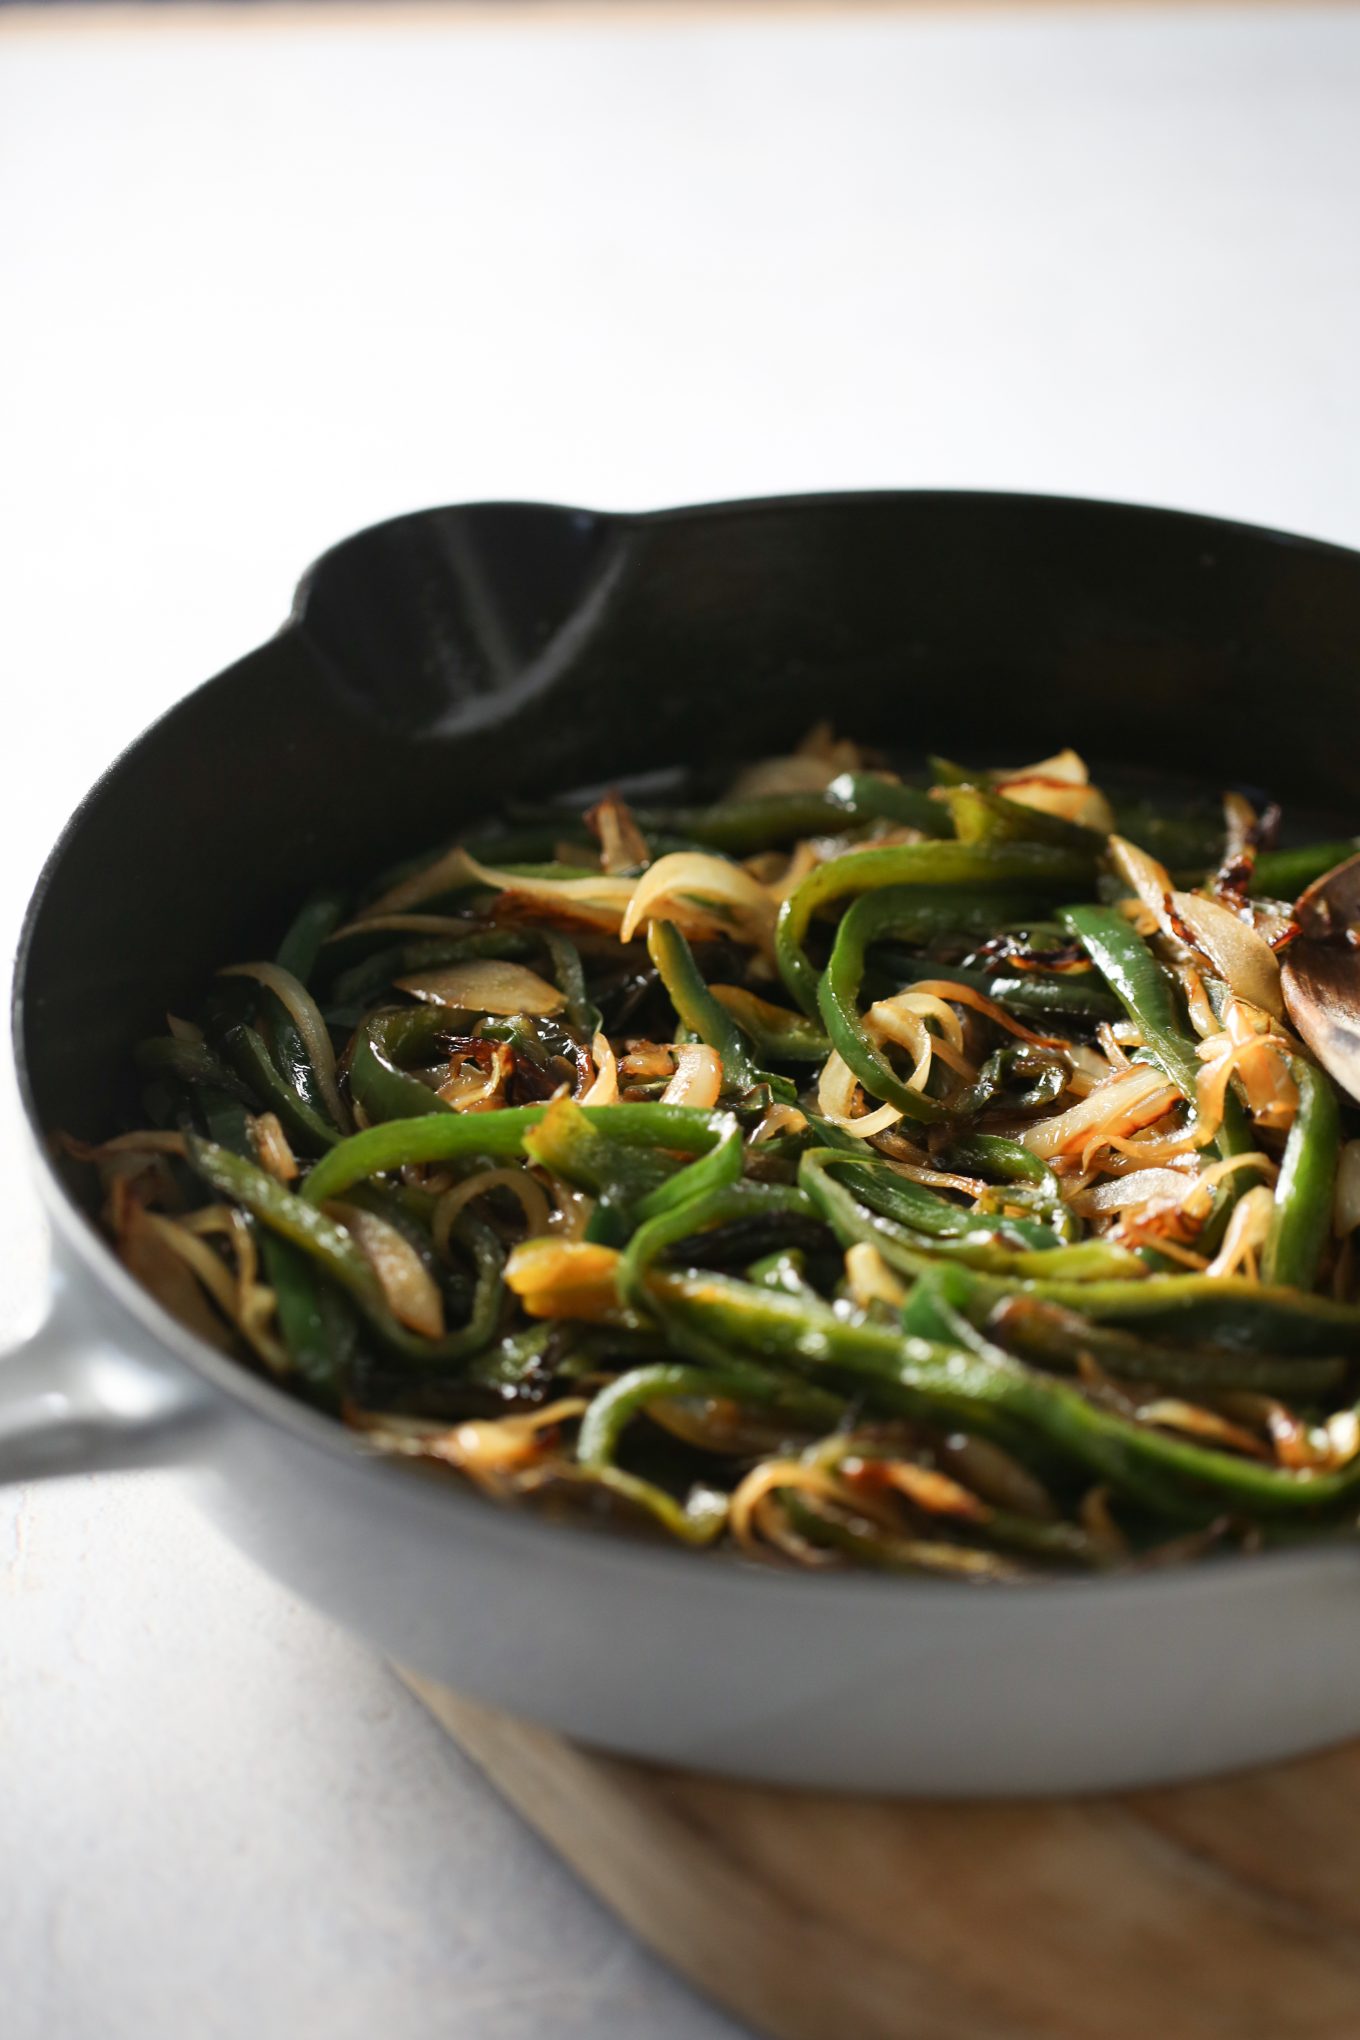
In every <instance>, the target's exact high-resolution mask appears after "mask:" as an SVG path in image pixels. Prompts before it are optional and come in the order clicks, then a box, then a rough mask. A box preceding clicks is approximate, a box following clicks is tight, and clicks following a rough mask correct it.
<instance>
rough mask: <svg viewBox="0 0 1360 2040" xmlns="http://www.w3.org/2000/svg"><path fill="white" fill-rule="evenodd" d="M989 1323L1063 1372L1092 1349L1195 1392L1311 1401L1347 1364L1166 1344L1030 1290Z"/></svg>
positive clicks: (1131, 1375) (1111, 1370)
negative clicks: (1252, 1393) (1048, 1300)
mask: <svg viewBox="0 0 1360 2040" xmlns="http://www.w3.org/2000/svg"><path fill="white" fill-rule="evenodd" d="M919 1286H920V1285H918V1287H919ZM915 1293H916V1292H915V1291H913V1295H915ZM986 1330H987V1331H989V1332H991V1333H992V1334H993V1336H994V1337H995V1338H997V1339H998V1340H999V1341H1000V1343H1001V1344H1002V1345H1003V1346H1005V1347H1006V1348H1007V1349H1008V1350H1010V1351H1012V1352H1015V1353H1017V1354H1018V1355H1019V1356H1020V1358H1021V1359H1022V1360H1031V1361H1034V1362H1036V1363H1037V1364H1038V1365H1040V1366H1044V1367H1051V1368H1057V1369H1058V1370H1059V1371H1061V1372H1062V1373H1064V1374H1074V1373H1075V1372H1076V1370H1077V1363H1078V1361H1079V1360H1080V1358H1081V1356H1082V1355H1083V1354H1088V1355H1089V1356H1090V1358H1091V1359H1092V1360H1094V1361H1095V1362H1096V1363H1097V1365H1098V1366H1100V1367H1101V1368H1103V1369H1104V1370H1105V1372H1106V1373H1107V1374H1113V1375H1116V1376H1118V1378H1119V1379H1120V1380H1121V1381H1153V1382H1157V1383H1159V1384H1162V1385H1164V1386H1165V1387H1167V1388H1176V1389H1189V1390H1191V1391H1192V1392H1195V1391H1206V1390H1207V1391H1209V1392H1210V1393H1213V1392H1217V1391H1218V1390H1221V1389H1248V1390H1253V1391H1255V1392H1256V1393H1258V1394H1261V1395H1285V1396H1292V1397H1294V1398H1295V1399H1296V1400H1300V1399H1301V1400H1304V1401H1307V1400H1309V1399H1310V1398H1312V1397H1314V1396H1324V1395H1328V1394H1332V1393H1334V1392H1335V1391H1336V1390H1337V1389H1338V1388H1340V1387H1341V1386H1342V1385H1343V1384H1344V1382H1345V1380H1346V1378H1347V1375H1348V1374H1349V1372H1350V1367H1349V1363H1348V1362H1347V1361H1345V1360H1341V1359H1330V1360H1329V1359H1325V1358H1321V1359H1308V1358H1307V1357H1306V1356H1303V1355H1300V1354H1297V1353H1295V1354H1279V1353H1234V1352H1231V1351H1229V1350H1227V1349H1226V1348H1222V1347H1214V1346H1169V1345H1161V1344H1158V1343H1156V1342H1154V1341H1151V1340H1148V1339H1140V1338H1137V1337H1135V1335H1134V1334H1133V1333H1132V1332H1121V1331H1119V1330H1117V1329H1116V1328H1115V1327H1114V1326H1112V1325H1104V1324H1094V1323H1092V1321H1091V1320H1090V1319H1089V1318H1087V1317H1083V1316H1082V1314H1081V1313H1080V1311H1070V1310H1060V1309H1059V1308H1058V1307H1057V1305H1056V1304H1051V1303H1039V1302H1038V1301H1037V1300H1036V1299H1035V1298H1034V1297H1032V1296H1008V1297H1005V1298H1004V1299H1003V1300H1002V1301H1001V1302H1000V1303H998V1304H997V1305H996V1307H995V1309H994V1310H993V1311H992V1312H991V1314H990V1316H989V1317H988V1319H987V1322H986Z"/></svg>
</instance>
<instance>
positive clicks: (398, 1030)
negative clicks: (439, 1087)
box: [349, 1006, 455, 1121]
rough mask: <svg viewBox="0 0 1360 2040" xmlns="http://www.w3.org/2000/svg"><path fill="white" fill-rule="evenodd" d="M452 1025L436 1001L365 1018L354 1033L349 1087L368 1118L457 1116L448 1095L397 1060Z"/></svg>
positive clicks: (380, 1119)
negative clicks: (401, 1065)
mask: <svg viewBox="0 0 1360 2040" xmlns="http://www.w3.org/2000/svg"><path fill="white" fill-rule="evenodd" d="M448 1027H449V1016H448V1014H447V1013H446V1012H444V1011H442V1010H441V1009H440V1008H439V1007H437V1006H426V1007H418V1008H412V1009H411V1010H409V1011H402V1012H397V1013H379V1014H377V1015H376V1016H375V1017H374V1018H373V1019H372V1020H368V1021H365V1023H364V1025H363V1026H362V1027H360V1029H359V1030H358V1032H357V1034H356V1035H355V1037H354V1053H353V1055H352V1056H351V1058H350V1066H349V1087H350V1091H351V1094H352V1095H353V1097H354V1099H355V1101H356V1102H357V1103H358V1104H360V1105H362V1106H363V1108H364V1111H365V1113H366V1114H367V1116H368V1118H369V1119H370V1120H373V1121H386V1120H393V1119H424V1118H426V1117H428V1116H429V1114H430V1113H436V1114H440V1113H442V1114H447V1115H448V1116H450V1117H453V1116H455V1115H454V1112H453V1107H452V1105H450V1104H449V1103H448V1102H447V1100H446V1099H443V1098H441V1097H440V1096H439V1095H438V1093H437V1092H435V1091H432V1090H431V1089H430V1087H429V1085H428V1084H422V1083H421V1081H420V1079H419V1077H412V1076H408V1074H407V1073H406V1071H405V1070H403V1069H402V1068H401V1067H400V1066H399V1058H400V1057H401V1056H402V1055H403V1054H410V1053H412V1052H416V1053H418V1052H419V1051H420V1049H422V1048H424V1047H427V1046H428V1045H429V1043H430V1042H431V1041H433V1040H434V1038H435V1036H436V1035H438V1034H441V1033H447V1032H448Z"/></svg>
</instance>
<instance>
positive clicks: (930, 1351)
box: [653, 1273, 1360, 1522]
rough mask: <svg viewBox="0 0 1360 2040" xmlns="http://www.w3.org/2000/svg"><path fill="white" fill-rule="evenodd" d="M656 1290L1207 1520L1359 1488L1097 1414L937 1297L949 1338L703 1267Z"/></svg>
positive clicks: (1347, 1477) (936, 1416) (873, 1392)
mask: <svg viewBox="0 0 1360 2040" xmlns="http://www.w3.org/2000/svg"><path fill="white" fill-rule="evenodd" d="M653 1284H654V1287H655V1288H656V1289H657V1290H658V1291H659V1292H660V1293H661V1294H662V1295H663V1296H664V1298H665V1299H666V1303H667V1306H668V1309H669V1311H670V1313H671V1315H672V1317H673V1318H675V1319H677V1320H678V1319H680V1318H682V1317H683V1318H687V1319H688V1320H689V1322H690V1323H692V1324H693V1325H694V1327H695V1328H696V1329H697V1330H699V1331H700V1332H701V1334H703V1335H704V1336H706V1337H708V1338H713V1339H718V1340H721V1341H722V1342H723V1343H724V1344H725V1345H727V1346H728V1347H729V1348H730V1347H732V1346H735V1347H737V1348H738V1349H739V1350H740V1349H742V1348H746V1349H750V1350H754V1351H756V1352H758V1353H760V1354H761V1355H762V1357H764V1358H766V1359H770V1358H773V1357H774V1356H775V1355H779V1356H780V1357H783V1358H787V1359H788V1360H789V1361H790V1362H792V1364H794V1365H795V1366H801V1367H803V1368H811V1369H812V1370H813V1371H814V1373H815V1374H816V1375H822V1374H823V1373H824V1372H830V1373H832V1374H833V1375H839V1376H849V1377H850V1378H852V1379H855V1380H859V1381H862V1382H863V1383H864V1384H865V1387H866V1392H867V1393H868V1394H869V1395H870V1396H871V1397H873V1398H874V1399H880V1398H881V1399H882V1400H884V1401H888V1402H889V1403H890V1404H895V1405H896V1406H897V1407H899V1408H901V1409H903V1410H904V1412H906V1413H908V1414H910V1413H911V1412H912V1410H913V1408H914V1410H915V1412H916V1414H918V1415H920V1416H923V1417H925V1418H926V1419H927V1420H928V1421H935V1422H938V1421H939V1420H940V1419H941V1418H944V1419H945V1420H947V1421H953V1422H957V1423H958V1424H960V1425H961V1426H963V1427H964V1428H966V1429H968V1430H971V1431H975V1432H977V1433H979V1434H980V1435H988V1434H990V1435H993V1436H997V1435H1000V1434H1001V1433H1002V1432H1005V1433H1006V1434H1008V1435H1010V1436H1014V1435H1015V1432H1016V1430H1017V1429H1018V1430H1019V1431H1020V1432H1021V1433H1022V1434H1023V1435H1024V1436H1026V1437H1028V1438H1029V1439H1030V1440H1031V1441H1032V1440H1033V1438H1034V1435H1035V1434H1036V1433H1037V1434H1038V1435H1039V1436H1040V1437H1041V1438H1043V1439H1044V1440H1046V1441H1047V1442H1048V1443H1049V1444H1050V1445H1054V1446H1057V1447H1058V1448H1059V1449H1061V1450H1062V1451H1064V1452H1066V1453H1067V1454H1069V1455H1070V1456H1071V1457H1072V1458H1073V1459H1075V1460H1076V1461H1078V1462H1079V1463H1081V1464H1082V1465H1084V1466H1086V1467H1087V1468H1089V1469H1090V1470H1091V1471H1092V1472H1093V1473H1095V1474H1096V1475H1098V1476H1099V1477H1100V1478H1101V1479H1103V1480H1107V1481H1109V1482H1110V1484H1111V1485H1112V1486H1113V1487H1115V1488H1117V1489H1118V1490H1119V1491H1120V1492H1121V1493H1124V1494H1127V1495H1129V1496H1131V1497H1132V1498H1133V1499H1135V1500H1137V1501H1140V1502H1142V1503H1144V1504H1145V1505H1146V1506H1148V1507H1150V1508H1153V1509H1156V1510H1157V1511H1158V1512H1159V1513H1161V1514H1165V1515H1170V1516H1179V1517H1183V1518H1187V1519H1189V1520H1191V1521H1199V1522H1205V1521H1210V1520H1212V1518H1213V1517H1214V1516H1215V1515H1217V1514H1219V1513H1221V1512H1222V1510H1223V1509H1224V1508H1232V1509H1237V1510H1239V1511H1240V1510H1248V1511H1251V1512H1253V1513H1260V1514H1275V1513H1289V1512H1292V1511H1295V1510H1307V1511H1317V1510H1321V1509H1325V1508H1329V1507H1332V1506H1334V1505H1336V1504H1338V1503H1342V1502H1345V1501H1346V1500H1348V1499H1350V1498H1351V1497H1353V1496H1354V1495H1355V1493H1356V1491H1357V1489H1360V1461H1353V1462H1352V1463H1351V1465H1350V1466H1348V1467H1346V1468H1344V1469H1343V1470H1342V1471H1340V1472H1336V1473H1321V1474H1319V1473H1314V1474H1309V1473H1291V1472H1287V1471H1285V1470H1283V1469H1280V1468H1275V1467H1268V1466H1264V1465H1262V1464H1261V1463H1260V1462H1259V1461H1256V1460H1251V1459H1237V1458H1234V1457H1233V1456H1232V1455H1231V1454H1229V1453H1226V1452H1220V1451H1216V1450H1214V1449H1212V1448H1210V1447H1206V1446H1202V1445H1196V1444H1191V1443H1189V1442H1187V1441H1185V1440H1183V1439H1180V1438H1176V1437H1173V1436H1171V1435H1170V1434H1168V1433H1166V1432H1162V1431H1158V1430H1155V1429H1154V1428H1152V1427H1151V1426H1147V1425H1142V1424H1139V1423H1137V1422H1135V1421H1134V1420H1132V1419H1130V1418H1127V1417H1123V1416H1118V1415H1116V1414H1114V1413H1113V1412H1111V1411H1108V1410H1104V1409H1101V1408H1100V1407H1098V1406H1097V1405H1096V1404H1094V1403H1093V1402H1092V1401H1091V1400H1090V1399H1089V1397H1088V1396H1087V1395H1086V1394H1085V1393H1084V1392H1083V1391H1082V1390H1081V1389H1080V1388H1077V1387H1075V1386H1074V1385H1073V1384H1071V1383H1069V1382H1065V1381H1059V1380H1054V1379H1053V1378H1052V1377H1050V1376H1047V1375H1041V1374H1037V1373H1035V1371H1034V1370H1033V1369H1032V1368H1029V1367H1027V1366H1025V1364H1024V1362H1023V1361H1019V1360H1015V1359H1013V1358H1012V1357H1011V1355H1010V1354H1008V1353H1004V1352H1002V1350H1001V1349H1000V1347H998V1346H994V1345H993V1344H991V1342H990V1341H989V1340H987V1339H985V1338H983V1337H982V1335H981V1334H979V1333H978V1332H977V1331H976V1330H975V1329H974V1328H973V1326H972V1325H970V1324H969V1323H968V1322H967V1321H966V1320H965V1319H964V1318H962V1317H960V1316H959V1314H958V1313H957V1312H955V1311H953V1310H952V1309H951V1308H950V1306H949V1305H948V1304H945V1303H943V1302H941V1303H940V1304H939V1306H938V1308H939V1310H940V1312H941V1324H942V1329H946V1330H947V1331H948V1334H949V1341H948V1343H945V1342H944V1341H943V1340H936V1341H931V1340H926V1339H922V1338H919V1337H914V1336H912V1335H911V1334H909V1333H906V1332H903V1331H897V1330H893V1329H889V1328H888V1327H880V1326H877V1325H872V1324H867V1323H866V1324H855V1323H853V1322H851V1321H849V1320H847V1319H846V1318H845V1317H843V1316H838V1315H837V1313H836V1312H835V1311H834V1310H832V1309H831V1308H830V1307H829V1306H827V1305H822V1306H821V1307H820V1309H816V1310H814V1308H813V1307H812V1305H811V1304H810V1303H809V1302H808V1301H807V1300H806V1299H799V1298H794V1297H786V1296H781V1295H780V1294H778V1292H776V1291H773V1290H769V1289H758V1288H756V1287H755V1286H754V1285H752V1284H750V1283H743V1282H736V1281H732V1280H731V1279H729V1278H725V1277H723V1276H718V1275H712V1274H708V1273H704V1274H702V1275H701V1274H698V1273H688V1274H684V1275H657V1276H654V1277H653Z"/></svg>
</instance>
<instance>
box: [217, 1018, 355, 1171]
mask: <svg viewBox="0 0 1360 2040" xmlns="http://www.w3.org/2000/svg"><path fill="white" fill-rule="evenodd" d="M222 1047H223V1050H224V1051H225V1053H226V1054H227V1055H228V1056H229V1057H230V1058H231V1061H232V1063H233V1065H234V1066H235V1068H236V1069H237V1070H238V1071H239V1073H240V1075H241V1076H242V1077H244V1078H245V1080H246V1082H247V1083H248V1084H249V1085H250V1087H251V1089H252V1090H253V1091H254V1092H255V1093H256V1096H257V1099H258V1101H259V1104H260V1108H261V1110H267V1111H270V1112H273V1113H275V1114H276V1115H277V1117H278V1119H279V1121H280V1123H281V1124H282V1126H283V1129H284V1131H285V1133H286V1134H287V1135H288V1137H289V1140H290V1141H291V1142H292V1144H293V1146H294V1147H297V1148H301V1150H302V1152H303V1153H304V1154H309V1155H315V1154H324V1153H325V1151H326V1149H327V1148H328V1147H334V1146H335V1143H336V1142H337V1141H338V1140H339V1138H340V1135H339V1134H338V1132H337V1131H336V1129H335V1128H334V1127H333V1126H332V1125H331V1122H330V1120H329V1119H323V1118H322V1116H321V1114H320V1113H319V1112H317V1111H315V1110H314V1108H313V1107H312V1106H310V1105H309V1104H308V1103H307V1100H306V1099H305V1098H304V1097H302V1096H301V1095H300V1093H299V1092H297V1091H295V1090H294V1089H293V1087H292V1085H291V1084H289V1083H287V1082H285V1080H284V1079H283V1078H282V1077H281V1076H280V1075H279V1073H278V1070H277V1069H276V1068H275V1066H274V1062H273V1059H272V1057H271V1056H270V1053H269V1050H268V1049H267V1048H266V1047H265V1045H264V1042H263V1040H262V1039H261V1037H260V1035H259V1034H258V1033H257V1032H256V1030H255V1029H254V1028H253V1027H248V1026H246V1025H245V1024H244V1022H242V1023H241V1024H240V1025H238V1026H236V1027H229V1028H228V1029H227V1031H226V1033H225V1034H224V1035H223V1036H222Z"/></svg>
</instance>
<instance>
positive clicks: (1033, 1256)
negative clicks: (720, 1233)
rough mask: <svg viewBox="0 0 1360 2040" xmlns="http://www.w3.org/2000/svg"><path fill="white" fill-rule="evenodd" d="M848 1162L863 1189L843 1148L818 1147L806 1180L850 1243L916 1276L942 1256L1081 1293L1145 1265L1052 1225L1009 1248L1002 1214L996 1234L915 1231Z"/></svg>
mask: <svg viewBox="0 0 1360 2040" xmlns="http://www.w3.org/2000/svg"><path fill="white" fill-rule="evenodd" d="M845 1168H849V1169H852V1170H854V1169H857V1168H858V1169H859V1170H860V1173H859V1175H858V1178H857V1180H858V1182H859V1184H860V1186H861V1188H863V1186H864V1182H865V1173H864V1172H863V1170H862V1165H857V1164H856V1163H855V1162H854V1161H853V1160H852V1159H851V1157H849V1156H848V1155H846V1154H844V1153H843V1152H841V1151H840V1150H835V1149H830V1148H813V1149H811V1150H810V1151H809V1152H808V1153H806V1154H804V1155H803V1157H802V1159H801V1161H800V1162H799V1164H798V1182H799V1185H800V1187H801V1188H802V1189H803V1190H805V1191H806V1192H807V1195H808V1197H809V1198H810V1199H811V1200H812V1203H813V1204H814V1206H815V1207H816V1209H817V1210H818V1211H819V1212H820V1214H821V1216H822V1217H823V1218H824V1219H825V1220H826V1222H827V1224H828V1225H829V1226H830V1227H831V1229H832V1231H833V1232H834V1233H835V1235H836V1238H837V1239H838V1240H839V1241H840V1243H841V1245H842V1246H843V1247H849V1246H854V1245H856V1244H858V1243H861V1242H862V1243H863V1244H865V1245H866V1246H871V1247H877V1249H878V1251H879V1253H881V1254H882V1256H883V1258H884V1260H885V1261H886V1262H887V1263H888V1265H889V1267H890V1268H895V1269H896V1270H897V1271H898V1273H899V1274H902V1275H906V1276H908V1277H909V1278H911V1279H915V1278H916V1277H917V1276H919V1275H922V1274H924V1273H926V1272H928V1271H929V1269H930V1267H931V1265H932V1260H933V1259H940V1260H946V1261H958V1262H961V1263H962V1264H963V1265H964V1266H965V1267H968V1268H977V1269H981V1270H985V1271H986V1272H987V1273H988V1274H991V1275H1006V1276H1011V1277H1013V1278H1016V1279H1019V1280H1025V1279H1027V1278H1030V1277H1040V1276H1046V1277H1048V1278H1050V1280H1051V1281H1052V1282H1063V1281H1066V1282H1067V1283H1069V1284H1070V1285H1071V1286H1072V1287H1073V1288H1075V1289H1077V1291H1078V1293H1079V1294H1080V1293H1082V1291H1083V1290H1084V1288H1085V1286H1086V1284H1088V1283H1089V1284H1091V1285H1092V1286H1094V1285H1095V1284H1096V1283H1097V1282H1099V1281H1109V1280H1110V1279H1112V1278H1118V1277H1126V1278H1127V1277H1130V1276H1132V1275H1133V1271H1134V1270H1135V1269H1137V1270H1139V1271H1141V1269H1142V1263H1141V1262H1140V1261H1139V1260H1138V1258H1137V1256H1136V1255H1135V1254H1131V1253H1129V1251H1128V1250H1127V1248H1125V1247H1120V1246H1115V1245H1113V1244H1107V1243H1106V1242H1105V1241H1104V1240H1080V1241H1078V1242H1077V1243H1076V1244H1075V1245H1074V1246H1061V1245H1059V1244H1058V1243H1057V1242H1056V1241H1054V1239H1053V1236H1052V1234H1051V1233H1048V1232H1046V1231H1045V1233H1044V1240H1045V1245H1044V1246H1043V1247H1040V1248H1024V1247H1010V1246H1006V1245H1005V1244H1003V1241H1004V1237H1005V1234H1004V1229H1003V1224H1002V1222H1001V1221H999V1220H998V1221H996V1224H995V1228H994V1229H993V1230H992V1231H991V1232H990V1234H981V1235H978V1234H967V1233H965V1234H962V1235H960V1236H955V1237H953V1238H948V1237H944V1236H942V1235H940V1234H939V1233H930V1234H927V1233H922V1232H919V1231H913V1230H909V1229H908V1228H907V1227H906V1226H905V1225H902V1224H899V1223H898V1222H897V1220H896V1219H892V1218H887V1217H885V1216H884V1215H883V1214H882V1213H881V1212H879V1211H875V1210H873V1209H872V1208H871V1207H870V1206H869V1205H867V1204H865V1203H863V1202H861V1200H860V1198H859V1197H857V1196H856V1195H855V1193H854V1191H853V1190H851V1189H849V1188H848V1187H847V1186H846V1185H845V1184H844V1183H841V1182H838V1181H836V1179H835V1177H834V1176H833V1174H832V1171H833V1170H842V1169H845Z"/></svg>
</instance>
